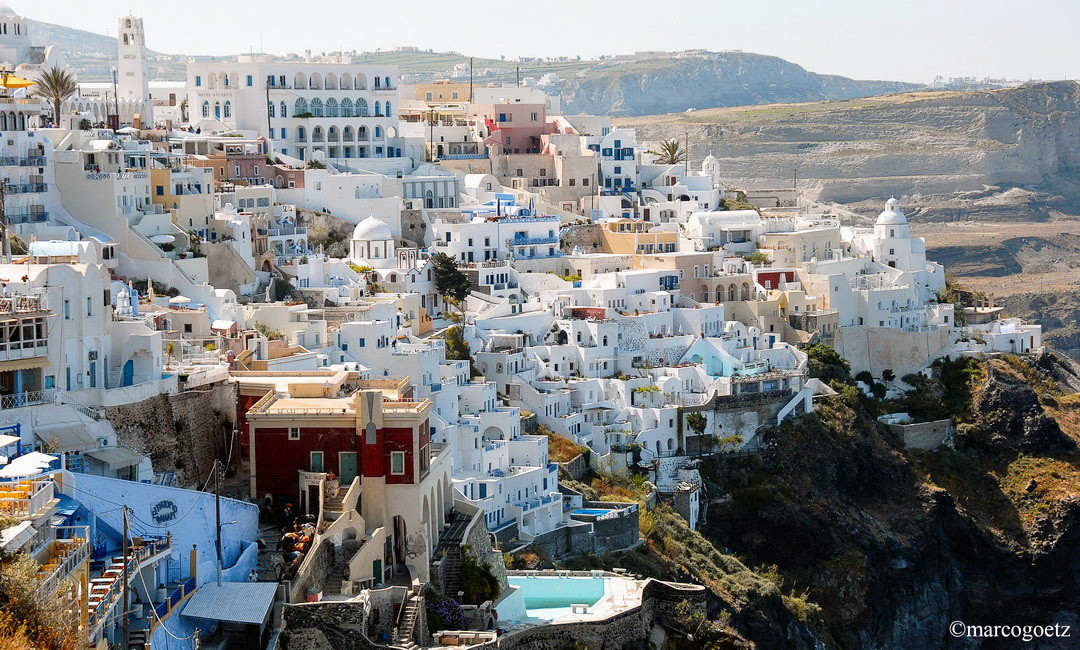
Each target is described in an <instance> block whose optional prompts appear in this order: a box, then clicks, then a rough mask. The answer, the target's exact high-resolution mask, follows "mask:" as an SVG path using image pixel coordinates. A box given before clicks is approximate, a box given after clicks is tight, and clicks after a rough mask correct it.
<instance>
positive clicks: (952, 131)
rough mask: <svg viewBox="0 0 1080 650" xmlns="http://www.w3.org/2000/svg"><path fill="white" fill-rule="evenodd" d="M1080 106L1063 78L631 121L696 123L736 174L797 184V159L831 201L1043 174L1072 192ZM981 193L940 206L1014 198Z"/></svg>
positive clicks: (804, 177) (704, 149) (1079, 96)
mask: <svg viewBox="0 0 1080 650" xmlns="http://www.w3.org/2000/svg"><path fill="white" fill-rule="evenodd" d="M1078 108H1080V85H1078V84H1076V83H1074V82H1057V83H1044V84H1032V85H1028V86H1024V87H1021V88H1016V89H1007V90H997V91H984V92H922V93H909V94H904V95H893V96H885V97H874V98H866V99H860V100H852V101H846V102H826V103H820V104H801V105H786V106H761V107H742V108H739V109H719V110H712V111H695V112H693V113H689V114H685V115H680V116H658V117H655V118H636V119H630V120H626V121H625V123H626V124H628V125H631V126H634V127H635V128H637V129H638V134H639V135H638V137H639V140H640V139H642V138H644V139H646V140H649V141H656V140H659V139H669V138H672V137H678V138H680V139H681V138H682V137H683V134H684V133H686V132H689V134H690V142H691V146H690V150H691V159H692V160H701V159H702V158H703V157H705V156H706V155H708V154H712V155H714V156H716V157H717V158H718V159H719V160H720V163H721V165H722V169H724V178H725V180H726V181H728V182H729V183H731V184H733V185H745V186H751V187H754V186H757V187H761V186H768V185H774V186H784V187H788V186H790V184H791V179H792V174H793V172H792V170H794V169H796V168H797V169H798V176H799V185H800V188H803V189H805V190H808V191H809V193H810V194H811V195H816V196H817V197H818V198H820V199H821V200H827V201H838V202H857V201H861V200H867V199H881V198H888V196H890V195H896V196H908V197H912V195H922V196H925V195H928V194H952V193H954V192H967V191H980V190H983V189H984V186H987V185H989V186H1013V185H1045V186H1046V189H1047V190H1048V191H1050V192H1051V193H1054V192H1061V193H1064V194H1066V195H1067V196H1073V195H1075V194H1076V192H1077V191H1076V188H1075V185H1074V184H1073V183H1071V182H1066V180H1067V179H1066V180H1063V179H1062V178H1060V176H1068V175H1069V174H1070V173H1071V172H1072V171H1073V170H1074V169H1075V168H1076V166H1077V165H1078V163H1080V111H1078ZM917 199H918V196H915V197H913V198H910V199H909V202H910V201H915V202H918V200H917ZM982 199H985V197H981V196H980V197H970V200H967V201H965V202H963V203H958V204H957V205H955V206H949V207H951V208H953V210H952V212H949V213H946V214H945V215H942V216H947V217H949V218H978V217H980V216H981V214H982V213H986V214H990V215H992V214H994V213H995V211H998V212H1001V213H1002V214H1004V213H1006V212H1008V211H1010V210H1014V209H1015V207H1016V206H1015V205H1013V203H1014V202H1010V201H1005V202H1003V203H1002V204H1001V205H996V204H995V202H994V201H986V200H982ZM979 200H982V204H976V205H973V203H976V202H977V201H979ZM999 203H1000V202H999ZM958 210H966V211H967V212H966V213H965V214H958V213H957V211H958ZM1012 217H1013V218H1015V217H1016V213H1015V211H1014V212H1013V213H1012Z"/></svg>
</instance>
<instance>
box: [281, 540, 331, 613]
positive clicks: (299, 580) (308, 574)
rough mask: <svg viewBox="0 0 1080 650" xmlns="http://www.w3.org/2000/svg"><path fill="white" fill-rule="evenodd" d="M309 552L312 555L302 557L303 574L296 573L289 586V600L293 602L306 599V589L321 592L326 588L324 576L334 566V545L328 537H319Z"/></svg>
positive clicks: (300, 601)
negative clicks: (304, 564) (304, 563)
mask: <svg viewBox="0 0 1080 650" xmlns="http://www.w3.org/2000/svg"><path fill="white" fill-rule="evenodd" d="M309 552H310V553H314V555H313V556H312V557H310V558H304V561H305V562H307V566H304V574H303V575H299V574H297V575H296V576H295V577H294V578H293V580H292V583H291V586H290V588H289V600H290V601H291V602H294V603H302V602H304V601H305V600H307V597H308V591H315V592H319V593H321V592H322V591H323V590H324V589H325V588H326V585H324V584H323V582H324V580H325V577H326V576H327V575H329V573H330V571H331V569H333V567H334V545H333V544H332V543H330V541H329V540H328V539H321V540H320V541H319V543H318V544H315V546H314V547H313V548H312V549H311V551H309Z"/></svg>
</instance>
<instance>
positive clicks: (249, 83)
mask: <svg viewBox="0 0 1080 650" xmlns="http://www.w3.org/2000/svg"><path fill="white" fill-rule="evenodd" d="M251 84H252V78H251V75H248V76H247V85H249V86H250V85H251Z"/></svg>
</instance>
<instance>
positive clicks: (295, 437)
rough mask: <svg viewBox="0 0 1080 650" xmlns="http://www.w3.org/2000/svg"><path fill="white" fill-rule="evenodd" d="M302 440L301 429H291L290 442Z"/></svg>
mask: <svg viewBox="0 0 1080 650" xmlns="http://www.w3.org/2000/svg"><path fill="white" fill-rule="evenodd" d="M299 439H300V427H289V440H299Z"/></svg>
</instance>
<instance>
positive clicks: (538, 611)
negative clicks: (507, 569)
mask: <svg viewBox="0 0 1080 650" xmlns="http://www.w3.org/2000/svg"><path fill="white" fill-rule="evenodd" d="M609 580H610V578H603V577H569V576H557V577H556V576H544V577H532V576H508V577H507V582H509V583H510V585H512V586H514V587H518V588H519V589H520V591H521V593H522V596H524V598H525V612H526V614H528V616H529V617H530V618H542V619H545V620H548V621H554V620H555V619H558V618H561V617H563V616H568V615H570V614H573V613H574V612H573V610H572V609H571V605H587V606H589V607H590V608H591V607H592V606H593V605H595V604H596V603H597V602H599V601H600V600H601V599H602V598H604V596H606V595H607V594H609V593H610V591H611V589H610V586H609V585H608V582H609Z"/></svg>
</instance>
